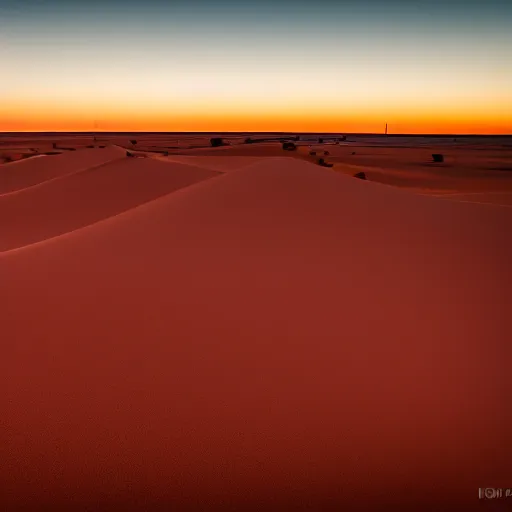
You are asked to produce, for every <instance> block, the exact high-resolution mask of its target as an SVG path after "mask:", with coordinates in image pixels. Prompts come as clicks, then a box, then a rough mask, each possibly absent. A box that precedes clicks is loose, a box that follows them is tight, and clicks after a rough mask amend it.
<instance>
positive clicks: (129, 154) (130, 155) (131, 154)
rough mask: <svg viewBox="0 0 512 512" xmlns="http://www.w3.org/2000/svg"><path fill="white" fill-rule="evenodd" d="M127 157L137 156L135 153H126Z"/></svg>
mask: <svg viewBox="0 0 512 512" xmlns="http://www.w3.org/2000/svg"><path fill="white" fill-rule="evenodd" d="M126 156H129V157H132V158H133V157H134V156H135V155H134V154H133V153H130V152H129V151H127V152H126Z"/></svg>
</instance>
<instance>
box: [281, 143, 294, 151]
mask: <svg viewBox="0 0 512 512" xmlns="http://www.w3.org/2000/svg"><path fill="white" fill-rule="evenodd" d="M283 149H284V150H285V151H295V150H296V149H297V146H296V145H295V144H294V143H293V142H283Z"/></svg>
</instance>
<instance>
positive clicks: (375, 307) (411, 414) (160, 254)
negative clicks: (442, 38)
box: [0, 158, 512, 511]
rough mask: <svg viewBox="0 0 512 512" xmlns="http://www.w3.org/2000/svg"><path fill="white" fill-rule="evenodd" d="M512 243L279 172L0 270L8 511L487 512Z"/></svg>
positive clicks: (115, 223)
mask: <svg viewBox="0 0 512 512" xmlns="http://www.w3.org/2000/svg"><path fill="white" fill-rule="evenodd" d="M95 175H97V176H99V175H98V174H97V173H96V174H95ZM100 183H101V182H100V180H99V179H98V184H100ZM131 190H132V191H133V194H136V193H137V191H136V190H135V188H133V189H131ZM73 215H77V212H76V211H75V212H74V213H73ZM511 228H512V209H510V208H507V207H500V206H496V205H480V204H469V203H462V202H454V201H447V200H445V199H440V198H433V197H425V196H417V195H413V194H410V193H408V192H405V191H401V190H398V189H395V188H392V187H383V186H381V185H378V184H375V183H371V182H364V181H361V180H356V179H353V178H349V177H345V176H342V175H340V174H338V173H334V172H332V171H330V170H326V169H323V168H320V167H318V166H315V165H312V164H310V163H308V162H303V161H300V160H297V159H294V158H277V159H275V158H268V159H264V160H262V161H261V162H259V163H256V164H253V165H251V166H249V167H245V168H243V169H240V170H238V171H237V172H233V173H226V174H225V175H222V176H220V177H217V178H215V179H212V180H207V181H204V182H202V183H199V184H197V185H194V186H191V187H187V188H185V189H182V190H179V191H176V192H173V193H172V194H169V195H167V196H165V197H162V198H160V199H157V200H155V201H152V202H150V203H148V204H146V205H142V206H140V207H138V208H136V209H133V210H131V211H128V212H126V213H123V214H120V215H118V216H116V217H112V218H110V219H107V220H105V221H102V222H98V223H96V224H94V225H91V226H88V227H85V228H83V229H79V230H76V231H73V232H71V233H68V234H65V235H63V236H60V237H57V238H53V239H50V240H47V241H45V242H41V243H39V244H35V245H31V246H28V247H25V248H21V249H17V250H14V251H9V252H6V253H4V254H2V255H0V280H1V282H2V291H3V293H2V295H1V296H0V311H1V323H0V324H1V326H2V334H3V339H4V340H5V342H4V348H3V358H2V362H1V367H0V368H1V371H2V375H3V376H4V379H5V386H4V388H3V389H4V391H3V398H4V400H5V402H4V403H5V406H4V407H3V413H2V417H1V420H0V421H1V422H2V425H3V430H2V439H1V440H0V446H1V447H2V465H1V467H0V489H1V490H2V492H3V494H2V495H1V500H2V501H1V502H3V503H4V504H5V507H4V508H5V509H6V510H15V509H17V508H16V507H19V508H20V509H21V508H22V507H23V506H26V507H28V508H29V509H31V510H42V509H45V510H46V509H47V510H53V511H55V510H123V511H127V510H189V509H193V510H213V509H219V510H229V509H231V510H233V509H236V510H266V509H273V510H298V509H302V510H306V509H307V510H391V509H392V510H403V511H412V510H414V511H416V510H436V511H437V510H454V509H456V510H480V509H481V508H480V507H479V505H481V503H480V502H478V499H477V491H478V487H483V486H495V487H497V486H510V485H511V484H510V482H512V462H511V461H512V457H511V455H512V449H511V448H510V447H509V446H508V445H507V440H508V438H509V434H510V432H511V431H512V421H511V417H510V414H509V413H508V412H507V398H508V397H509V396H510V391H511V386H510V384H509V379H508V377H507V376H508V375H509V362H510V360H511V359H510V355H511V349H510V332H511V321H510V303H512V275H511V273H510V261H511V257H512V247H510V244H508V243H507V239H506V237H507V236H508V234H509V233H510V230H511ZM45 507H46V508H45Z"/></svg>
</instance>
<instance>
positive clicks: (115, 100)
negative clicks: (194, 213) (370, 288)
mask: <svg viewBox="0 0 512 512" xmlns="http://www.w3.org/2000/svg"><path fill="white" fill-rule="evenodd" d="M511 27H512V1H510V0H487V1H485V2H484V1H479V2H475V1H472V0H466V1H461V0H443V1H438V0H431V1H429V2H426V1H416V0H412V1H408V2H405V1H401V2H399V1H387V0H378V1H377V0H374V1H370V0H357V1H356V0H352V1H350V2H345V1H342V0H339V1H337V2H335V1H326V0H315V1H294V2H292V1H279V0H273V1H269V0H253V2H244V1H242V0H239V1H234V0H219V1H218V2H215V1H213V0H187V1H180V0H178V1H175V0H168V1H166V2H164V1H155V0H144V1H142V0H140V1H137V2H135V1H132V0H124V1H117V0H104V1H99V0H90V1H87V2H79V1H78V0H75V1H70V0H48V1H45V0H0V130H1V131H37V130H47V131H59V130H63V131H72V130H77V131H80V130H83V131H91V130H94V129H95V122H97V125H96V126H97V127H98V129H99V130H109V131H115V130H119V131H130V130H134V131H144V130H148V131H305V132H306V131H319V132H323V131H332V132H380V131H383V129H384V124H385V122H386V121H387V122H388V123H389V128H390V132H392V133H393V132H394V133H509V134H512V29H511Z"/></svg>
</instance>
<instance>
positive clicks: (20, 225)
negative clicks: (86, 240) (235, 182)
mask: <svg viewBox="0 0 512 512" xmlns="http://www.w3.org/2000/svg"><path fill="white" fill-rule="evenodd" d="M213 176H218V173H216V172H214V171H210V170H207V169H202V168H199V167H194V166H188V165H186V164H179V163H176V164H172V165H166V164H163V163H161V162H158V161H155V160H149V159H128V158H125V159H122V160H117V161H115V162H111V163H109V164H106V165H103V166H101V167H99V168H93V169H92V170H87V171H85V172H77V173H74V174H71V175H68V176H65V177H63V178H61V179H58V180H52V181H50V182H48V183H44V184H42V185H41V186H38V187H32V188H28V189H26V190H23V191H21V192H20V193H17V194H8V195H6V196H3V197H1V196H0V233H1V234H0V251H6V250H9V249H13V248H16V247H21V246H24V245H28V244H31V243H34V242H39V241H41V240H45V239H48V238H52V237H54V236H57V235H61V234H63V233H66V232H69V231H73V230H75V229H79V228H82V227H84V226H86V225H88V224H92V223H94V222H98V221H100V220H102V219H105V218H107V217H110V216H113V215H117V214H119V213H121V212H123V211H126V210H128V209H130V208H134V207H136V206H138V205H140V204H142V203H145V202H147V201H150V200H152V199H155V198H156V197H160V196H162V195H165V194H168V193H170V192H173V191H175V190H177V189H180V188H182V187H186V186H188V185H191V184H194V183H197V182H198V181H202V180H204V179H208V178H211V177H213Z"/></svg>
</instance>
